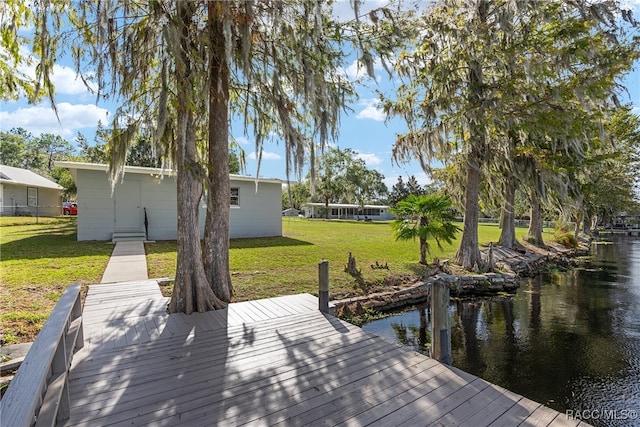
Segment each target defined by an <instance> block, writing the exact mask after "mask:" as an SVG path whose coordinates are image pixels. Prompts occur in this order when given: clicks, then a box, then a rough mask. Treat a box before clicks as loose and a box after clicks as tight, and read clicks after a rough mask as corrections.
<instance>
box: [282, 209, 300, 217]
mask: <svg viewBox="0 0 640 427" xmlns="http://www.w3.org/2000/svg"><path fill="white" fill-rule="evenodd" d="M298 215H300V211H299V210H298V209H296V208H288V209H285V210H283V211H282V216H298Z"/></svg>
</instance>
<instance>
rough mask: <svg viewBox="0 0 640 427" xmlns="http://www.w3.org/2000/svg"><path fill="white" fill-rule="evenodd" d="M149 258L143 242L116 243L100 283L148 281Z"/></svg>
mask: <svg viewBox="0 0 640 427" xmlns="http://www.w3.org/2000/svg"><path fill="white" fill-rule="evenodd" d="M148 278H149V277H148V276H147V258H146V255H145V252H144V243H143V242H118V243H116V246H115V248H113V252H112V253H111V258H110V259H109V264H107V268H106V269H105V270H104V274H103V275H102V281H101V282H100V283H115V282H129V281H132V280H146V279H148Z"/></svg>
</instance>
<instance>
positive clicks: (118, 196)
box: [114, 181, 144, 231]
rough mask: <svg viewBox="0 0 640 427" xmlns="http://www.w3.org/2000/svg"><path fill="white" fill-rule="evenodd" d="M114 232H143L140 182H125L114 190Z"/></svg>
mask: <svg viewBox="0 0 640 427" xmlns="http://www.w3.org/2000/svg"><path fill="white" fill-rule="evenodd" d="M114 203H115V212H116V225H115V229H116V230H121V231H122V230H132V231H133V230H136V231H141V230H144V223H143V219H142V202H141V194H140V181H125V182H124V183H122V184H117V185H116V188H115V199H114Z"/></svg>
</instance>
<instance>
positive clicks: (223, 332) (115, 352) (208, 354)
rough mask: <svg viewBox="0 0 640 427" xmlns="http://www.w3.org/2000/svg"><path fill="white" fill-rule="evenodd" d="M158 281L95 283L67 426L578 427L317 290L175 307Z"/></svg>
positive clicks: (72, 378)
mask: <svg viewBox="0 0 640 427" xmlns="http://www.w3.org/2000/svg"><path fill="white" fill-rule="evenodd" d="M166 304H167V299H166V298H163V297H162V295H161V294H160V291H159V288H158V286H157V284H156V283H155V282H153V281H142V282H131V283H127V284H114V285H97V286H91V287H90V288H89V293H88V295H87V299H86V303H85V309H84V310H85V311H84V315H85V319H86V320H85V341H86V342H87V343H88V345H86V346H85V348H84V349H82V350H81V351H80V352H78V353H77V355H76V357H75V358H74V361H73V366H72V370H71V374H70V393H71V402H72V404H71V418H70V419H69V420H67V421H65V422H63V423H62V424H61V425H65V426H83V425H154V426H174V425H197V426H201V425H225V426H226V425H252V426H253V425H257V426H260V425H282V426H307V425H346V426H363V425H380V426H389V425H394V426H395V425H410V426H413V425H432V424H443V425H451V424H458V425H470V426H471V425H473V426H480V425H495V426H500V425H517V424H519V423H523V425H573V426H575V425H576V424H577V423H574V422H571V420H567V419H566V417H565V416H564V415H561V414H559V413H558V412H556V411H553V410H551V409H549V408H546V407H544V406H542V405H540V404H538V403H535V402H532V401H530V400H528V399H526V398H523V397H522V396H519V395H517V394H515V393H512V392H510V391H508V390H505V389H503V388H501V387H498V386H495V385H493V384H490V383H488V382H486V381H484V380H482V379H479V378H476V377H474V376H472V375H470V374H467V373H465V372H462V371H460V370H458V369H456V368H452V367H449V366H446V365H443V364H440V363H439V362H436V361H435V360H432V359H429V358H427V357H424V356H423V355H420V354H418V353H415V352H413V351H410V350H408V349H406V348H403V347H402V346H400V345H396V344H392V343H389V342H387V341H384V340H382V339H380V338H379V337H376V336H374V335H372V334H368V333H366V332H364V331H362V330H361V329H360V328H357V327H355V326H353V325H350V324H348V323H345V322H342V321H340V320H338V319H336V318H334V317H331V316H327V315H323V314H322V313H320V312H319V311H318V310H317V305H318V302H317V299H316V298H315V297H313V296H311V295H307V294H305V295H294V296H287V297H279V298H272V299H268V300H259V301H246V302H241V303H235V304H231V305H230V306H229V307H228V308H227V309H225V310H219V311H216V312H210V313H198V314H193V315H190V316H186V315H183V314H178V315H167V314H166Z"/></svg>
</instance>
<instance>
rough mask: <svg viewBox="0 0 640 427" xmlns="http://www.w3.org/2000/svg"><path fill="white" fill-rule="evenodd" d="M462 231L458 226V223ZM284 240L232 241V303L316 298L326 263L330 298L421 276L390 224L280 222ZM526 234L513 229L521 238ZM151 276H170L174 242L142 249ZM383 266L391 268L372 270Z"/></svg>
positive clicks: (486, 231) (483, 239) (486, 229)
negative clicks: (357, 273)
mask: <svg viewBox="0 0 640 427" xmlns="http://www.w3.org/2000/svg"><path fill="white" fill-rule="evenodd" d="M460 226H461V224H460ZM282 229H283V235H284V236H283V237H274V238H262V239H234V240H232V241H231V254H230V259H231V266H230V267H231V274H232V282H233V286H234V290H235V299H236V300H246V299H255V298H266V297H273V296H277V295H286V294H295V293H300V292H309V293H312V294H317V286H318V284H317V283H318V282H317V281H318V279H317V277H318V270H317V265H318V262H319V261H320V260H322V259H327V260H328V261H329V269H330V286H331V294H332V297H334V298H335V297H344V296H346V295H354V294H361V293H363V292H364V291H365V288H368V290H373V289H376V288H380V287H383V286H388V285H393V284H396V283H399V282H402V281H407V280H409V279H411V278H413V277H415V275H416V273H419V272H420V270H421V269H420V266H419V264H418V263H417V262H418V260H419V254H418V243H417V242H413V241H396V240H395V239H394V237H393V236H392V234H391V227H390V225H389V223H388V222H369V223H365V222H356V221H324V220H308V219H302V218H283V220H282ZM525 233H526V229H524V228H518V229H516V234H517V236H518V237H519V238H521V237H522V236H524V234H525ZM499 235H500V230H499V229H498V227H497V225H495V224H487V225H484V224H483V225H481V226H480V228H479V237H480V244H481V245H487V244H488V243H489V242H491V241H493V242H496V241H497V240H498V237H499ZM457 245H458V242H457V241H456V242H454V243H453V244H452V245H446V246H444V247H443V249H442V250H440V249H439V248H438V247H437V245H436V244H435V242H433V244H432V245H431V255H430V259H431V258H433V257H437V258H439V259H440V260H445V259H451V258H453V256H454V254H455V251H456V248H457ZM146 251H147V263H148V268H149V277H174V275H175V264H176V244H175V242H158V243H151V244H147V245H146ZM349 252H351V253H352V254H353V256H355V258H356V260H357V265H358V268H359V269H360V270H361V272H362V280H361V281H360V282H358V281H357V280H356V279H355V278H353V277H351V276H350V275H348V274H347V273H345V272H344V268H345V266H346V264H347V260H348V257H349ZM376 262H378V263H379V264H382V265H384V264H387V265H388V266H389V269H388V270H386V269H372V268H371V265H375V263H376Z"/></svg>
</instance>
